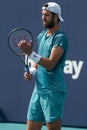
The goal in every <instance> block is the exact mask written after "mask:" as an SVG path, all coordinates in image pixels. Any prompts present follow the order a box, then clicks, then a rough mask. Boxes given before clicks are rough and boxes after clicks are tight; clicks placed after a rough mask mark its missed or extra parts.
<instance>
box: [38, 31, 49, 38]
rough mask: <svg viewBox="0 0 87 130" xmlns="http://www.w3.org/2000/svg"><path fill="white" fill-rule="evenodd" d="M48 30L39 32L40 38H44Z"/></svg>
mask: <svg viewBox="0 0 87 130" xmlns="http://www.w3.org/2000/svg"><path fill="white" fill-rule="evenodd" d="M46 32H47V31H46V30H43V31H42V32H40V33H39V35H38V36H37V38H38V39H40V38H42V36H43V35H45V34H46Z"/></svg>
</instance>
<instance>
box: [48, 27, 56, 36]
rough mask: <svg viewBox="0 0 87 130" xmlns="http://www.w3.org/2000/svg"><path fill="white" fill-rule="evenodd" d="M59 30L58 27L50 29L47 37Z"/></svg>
mask: <svg viewBox="0 0 87 130" xmlns="http://www.w3.org/2000/svg"><path fill="white" fill-rule="evenodd" d="M57 30H59V26H58V25H56V26H54V27H53V28H50V29H48V33H47V35H51V34H52V33H54V32H56V31H57Z"/></svg>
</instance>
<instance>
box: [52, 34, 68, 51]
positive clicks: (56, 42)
mask: <svg viewBox="0 0 87 130" xmlns="http://www.w3.org/2000/svg"><path fill="white" fill-rule="evenodd" d="M58 46H60V47H62V48H63V49H64V50H66V49H67V47H68V38H67V37H66V36H65V35H64V34H57V35H55V37H54V39H53V47H58Z"/></svg>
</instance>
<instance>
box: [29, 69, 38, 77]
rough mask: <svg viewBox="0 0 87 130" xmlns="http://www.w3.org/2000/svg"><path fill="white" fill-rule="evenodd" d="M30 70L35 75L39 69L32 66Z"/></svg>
mask: <svg viewBox="0 0 87 130" xmlns="http://www.w3.org/2000/svg"><path fill="white" fill-rule="evenodd" d="M29 70H30V73H32V75H33V77H34V76H35V75H36V73H37V69H36V68H34V67H30V68H29Z"/></svg>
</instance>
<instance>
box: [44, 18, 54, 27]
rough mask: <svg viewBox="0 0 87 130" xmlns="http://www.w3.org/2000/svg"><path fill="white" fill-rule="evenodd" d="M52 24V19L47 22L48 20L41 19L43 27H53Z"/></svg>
mask: <svg viewBox="0 0 87 130" xmlns="http://www.w3.org/2000/svg"><path fill="white" fill-rule="evenodd" d="M54 25H55V22H54V20H53V19H52V20H51V21H49V22H48V21H43V26H44V27H45V28H48V29H51V28H53V27H54Z"/></svg>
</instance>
